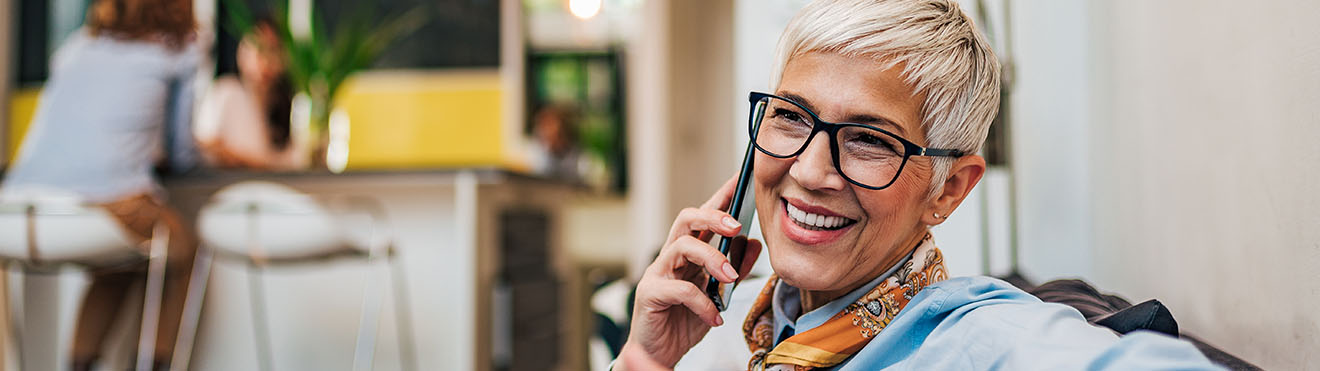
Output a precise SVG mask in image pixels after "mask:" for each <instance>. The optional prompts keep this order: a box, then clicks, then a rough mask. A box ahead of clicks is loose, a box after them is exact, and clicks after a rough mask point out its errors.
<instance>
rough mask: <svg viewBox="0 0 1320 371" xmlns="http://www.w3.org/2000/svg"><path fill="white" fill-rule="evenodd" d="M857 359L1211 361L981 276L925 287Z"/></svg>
mask: <svg viewBox="0 0 1320 371" xmlns="http://www.w3.org/2000/svg"><path fill="white" fill-rule="evenodd" d="M949 349H958V351H957V352H949V351H948V350H949ZM895 350H898V351H897V352H895ZM858 360H859V361H862V362H864V363H869V365H868V367H869V366H881V367H887V366H897V365H907V366H911V367H913V368H917V369H926V368H929V369H1077V368H1094V369H1130V368H1133V367H1135V368H1138V369H1140V368H1150V366H1152V365H1163V364H1172V365H1179V366H1186V367H1185V368H1187V369H1213V368H1214V366H1213V365H1210V364H1209V363H1208V361H1207V360H1206V359H1205V358H1204V356H1202V355H1201V354H1200V352H1199V351H1197V350H1196V349H1195V347H1193V346H1192V345H1191V344H1190V343H1187V342H1185V341H1182V340H1178V339H1175V338H1171V337H1167V336H1162V335H1157V334H1154V333H1137V334H1134V335H1128V336H1124V337H1122V338H1120V337H1119V336H1118V335H1117V334H1115V333H1114V332H1113V331H1110V330H1108V329H1105V328H1101V327H1096V326H1093V325H1091V324H1089V323H1087V322H1086V320H1085V319H1084V318H1083V317H1082V315H1081V313H1078V312H1077V310H1076V309H1073V308H1072V307H1068V306H1066V305H1062V304H1056V303H1045V302H1041V301H1040V300H1039V299H1037V298H1036V297H1034V296H1032V295H1030V294H1028V293H1026V292H1024V291H1022V290H1020V289H1018V288H1016V287H1014V286H1012V285H1011V284H1008V283H1007V282H1004V281H1002V280H998V279H994V278H989V277H962V278H954V279H950V280H946V281H943V282H940V283H937V284H934V285H931V286H928V287H927V288H926V289H925V290H922V292H921V293H919V294H918V295H917V296H915V297H913V299H912V302H911V303H909V305H908V307H906V308H904V309H903V311H902V312H900V313H899V315H898V317H896V318H895V319H894V322H893V323H891V324H890V325H889V327H887V328H886V329H885V330H884V331H882V332H881V334H880V335H879V336H877V337H876V339H875V340H873V341H872V342H871V343H870V344H868V345H867V347H866V348H864V349H863V352H861V353H859V354H858Z"/></svg>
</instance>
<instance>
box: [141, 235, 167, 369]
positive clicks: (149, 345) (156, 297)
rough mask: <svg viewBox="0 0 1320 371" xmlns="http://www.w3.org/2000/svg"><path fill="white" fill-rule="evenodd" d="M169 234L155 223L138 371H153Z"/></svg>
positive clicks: (144, 294)
mask: <svg viewBox="0 0 1320 371" xmlns="http://www.w3.org/2000/svg"><path fill="white" fill-rule="evenodd" d="M169 241H170V230H169V228H167V227H165V224H164V223H156V228H155V230H154V231H152V233H151V240H149V241H148V243H149V244H150V246H151V251H150V252H149V253H148V254H149V256H148V260H147V287H146V289H145V290H143V291H142V301H143V302H142V327H141V328H140V332H139V333H138V351H137V371H151V368H152V365H153V363H155V361H156V359H155V355H156V330H157V328H158V327H160V326H159V325H160V303H161V297H162V296H163V295H164V289H165V263H166V261H167V259H169V243H170V242H169Z"/></svg>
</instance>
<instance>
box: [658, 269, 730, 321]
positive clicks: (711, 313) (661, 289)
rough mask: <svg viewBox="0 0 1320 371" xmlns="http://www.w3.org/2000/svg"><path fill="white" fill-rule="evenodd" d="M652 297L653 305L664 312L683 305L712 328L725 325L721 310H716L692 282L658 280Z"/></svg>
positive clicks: (713, 304)
mask: <svg viewBox="0 0 1320 371" xmlns="http://www.w3.org/2000/svg"><path fill="white" fill-rule="evenodd" d="M653 285H655V286H654V287H652V288H651V289H652V291H651V292H652V293H654V294H655V296H653V297H651V300H652V301H653V304H656V307H657V309H660V310H663V309H664V308H669V307H672V306H675V305H682V306H684V307H686V308H687V309H688V311H691V312H692V314H694V315H696V316H697V318H700V319H701V321H702V322H705V323H706V324H707V325H709V326H711V327H715V326H719V325H722V324H724V319H722V318H720V311H719V309H716V308H715V303H712V302H711V301H710V299H709V298H706V294H705V293H702V292H701V289H698V288H697V285H693V284H692V283H691V282H687V281H683V280H658V281H656V282H654V283H653Z"/></svg>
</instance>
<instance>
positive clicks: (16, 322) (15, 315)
mask: <svg viewBox="0 0 1320 371" xmlns="http://www.w3.org/2000/svg"><path fill="white" fill-rule="evenodd" d="M9 269H12V270H13V271H14V272H15V273H16V276H17V277H18V279H17V280H15V281H19V282H15V283H14V284H10V282H8V278H9V276H8V274H9V270H8V269H7V270H6V271H5V274H6V277H5V278H6V281H5V285H6V286H7V287H6V288H9V287H13V288H15V289H16V290H6V291H7V294H8V295H5V308H7V309H9V336H11V339H12V341H13V344H14V353H16V354H15V355H14V361H15V362H14V365H16V366H18V369H19V370H22V369H23V368H24V367H27V365H26V364H24V363H23V362H24V361H26V359H25V357H24V354H26V353H27V352H24V351H23V345H24V342H23V324H24V321H25V320H26V316H24V313H23V305H21V304H22V303H23V302H22V301H20V302H19V304H20V305H14V299H13V298H14V295H15V293H17V294H18V295H24V294H25V293H24V290H23V289H22V288H23V282H22V281H24V280H26V279H27V272H25V271H24V269H23V266H22V264H20V263H17V262H12V263H10V264H9ZM18 297H20V298H21V297H23V296H18ZM6 350H8V347H6ZM6 366H7V365H6Z"/></svg>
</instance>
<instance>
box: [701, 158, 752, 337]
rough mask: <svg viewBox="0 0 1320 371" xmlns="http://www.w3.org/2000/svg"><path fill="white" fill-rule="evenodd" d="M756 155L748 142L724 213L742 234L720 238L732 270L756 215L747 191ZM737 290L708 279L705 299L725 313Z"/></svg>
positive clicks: (735, 267) (739, 264) (740, 261)
mask: <svg viewBox="0 0 1320 371" xmlns="http://www.w3.org/2000/svg"><path fill="white" fill-rule="evenodd" d="M755 151H756V149H755V148H754V147H752V142H751V141H750V140H749V141H748V142H747V151H746V153H744V154H743V163H742V169H741V170H740V171H739V172H738V185H737V186H736V188H734V189H733V198H732V199H731V200H730V201H729V209H728V210H725V211H726V212H728V213H729V215H730V216H733V218H734V219H738V223H739V224H742V230H740V231H739V232H738V236H737V237H724V236H720V244H719V246H718V247H719V249H720V253H721V254H724V256H725V257H727V258H728V259H729V264H730V265H732V266H733V269H739V268H742V260H743V256H744V255H745V254H744V252H745V251H746V249H747V240H746V239H747V231H748V230H750V229H752V214H754V213H755V212H756V202H755V197H754V196H753V194H752V192H750V189H751V188H752V158H753V157H754V156H753V154H754V152H755ZM738 237H742V238H743V241H742V242H741V243H735V242H734V239H735V238H738ZM736 286H738V283H737V282H733V283H728V284H725V283H721V282H720V281H718V280H716V279H715V277H710V278H709V279H708V280H707V281H706V296H707V297H709V298H710V300H711V302H714V303H715V308H718V309H719V310H720V311H721V312H723V311H724V310H725V309H728V302H729V298H730V297H731V296H732V295H733V288H734V287H736Z"/></svg>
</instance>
